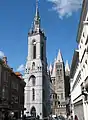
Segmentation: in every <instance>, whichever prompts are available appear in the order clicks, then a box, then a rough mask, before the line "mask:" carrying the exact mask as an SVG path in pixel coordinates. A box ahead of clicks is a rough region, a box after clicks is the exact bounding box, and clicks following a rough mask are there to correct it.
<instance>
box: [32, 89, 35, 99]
mask: <svg viewBox="0 0 88 120" xmlns="http://www.w3.org/2000/svg"><path fill="white" fill-rule="evenodd" d="M32 100H35V89H34V88H33V89H32Z"/></svg>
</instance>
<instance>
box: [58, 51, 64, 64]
mask: <svg viewBox="0 0 88 120" xmlns="http://www.w3.org/2000/svg"><path fill="white" fill-rule="evenodd" d="M57 62H63V58H62V55H61V52H60V49H59V52H58V56H57Z"/></svg>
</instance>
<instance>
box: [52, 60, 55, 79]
mask: <svg viewBox="0 0 88 120" xmlns="http://www.w3.org/2000/svg"><path fill="white" fill-rule="evenodd" d="M51 77H56V58H55V60H54V65H53V69H52V75H51Z"/></svg>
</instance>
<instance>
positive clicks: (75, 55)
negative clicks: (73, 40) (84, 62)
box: [70, 50, 79, 76]
mask: <svg viewBox="0 0 88 120" xmlns="http://www.w3.org/2000/svg"><path fill="white" fill-rule="evenodd" d="M78 55H79V51H78V50H75V51H74V55H73V58H72V63H71V69H70V76H72V73H73V72H74V65H75V63H76V62H77V61H76V60H77V58H78Z"/></svg>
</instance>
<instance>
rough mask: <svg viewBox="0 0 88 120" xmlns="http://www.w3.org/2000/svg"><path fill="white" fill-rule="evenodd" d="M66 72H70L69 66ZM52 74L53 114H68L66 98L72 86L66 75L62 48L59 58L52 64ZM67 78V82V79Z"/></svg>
mask: <svg viewBox="0 0 88 120" xmlns="http://www.w3.org/2000/svg"><path fill="white" fill-rule="evenodd" d="M66 72H70V69H69V68H67V67H66ZM69 74H70V73H69ZM69 74H68V76H69ZM50 75H51V80H52V87H53V92H52V99H53V103H52V114H57V115H60V114H62V115H66V114H67V113H66V112H67V111H66V99H67V98H68V97H69V91H70V88H69V79H67V77H66V76H65V66H64V61H63V58H62V55H61V52H60V50H59V52H58V56H57V59H55V61H54V65H53V67H51V65H50ZM65 79H66V81H67V82H66V81H65ZM66 85H67V86H66Z"/></svg>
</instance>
